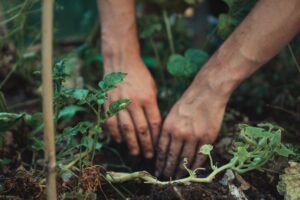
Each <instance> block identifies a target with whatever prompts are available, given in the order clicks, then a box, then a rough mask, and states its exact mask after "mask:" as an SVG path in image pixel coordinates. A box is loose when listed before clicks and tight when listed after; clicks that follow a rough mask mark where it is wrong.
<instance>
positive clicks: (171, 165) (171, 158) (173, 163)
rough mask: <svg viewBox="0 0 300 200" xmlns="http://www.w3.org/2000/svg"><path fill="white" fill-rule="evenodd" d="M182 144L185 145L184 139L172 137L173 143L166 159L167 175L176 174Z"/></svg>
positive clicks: (165, 170) (165, 172)
mask: <svg viewBox="0 0 300 200" xmlns="http://www.w3.org/2000/svg"><path fill="white" fill-rule="evenodd" d="M182 145H183V142H182V140H178V139H176V138H174V137H173V138H172V139H171V144H170V148H169V151H168V158H167V160H166V164H165V168H164V172H163V174H164V175H165V176H166V177H172V176H173V175H174V173H175V170H176V167H177V163H178V157H179V155H180V151H181V149H182Z"/></svg>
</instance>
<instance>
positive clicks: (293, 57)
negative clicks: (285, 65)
mask: <svg viewBox="0 0 300 200" xmlns="http://www.w3.org/2000/svg"><path fill="white" fill-rule="evenodd" d="M288 49H289V51H290V54H291V56H292V59H293V61H294V62H295V65H296V68H297V70H298V72H299V73H300V65H299V63H298V61H297V58H296V56H295V54H294V52H293V49H292V47H291V45H290V44H288Z"/></svg>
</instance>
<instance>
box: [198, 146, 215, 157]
mask: <svg viewBox="0 0 300 200" xmlns="http://www.w3.org/2000/svg"><path fill="white" fill-rule="evenodd" d="M213 148H214V147H213V145H211V144H205V145H202V146H201V147H200V150H199V153H202V154H204V155H209V154H210V152H211V151H212V150H213Z"/></svg>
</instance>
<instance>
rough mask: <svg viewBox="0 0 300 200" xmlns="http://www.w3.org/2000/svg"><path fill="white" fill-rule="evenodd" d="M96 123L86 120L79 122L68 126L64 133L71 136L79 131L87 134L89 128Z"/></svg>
mask: <svg viewBox="0 0 300 200" xmlns="http://www.w3.org/2000/svg"><path fill="white" fill-rule="evenodd" d="M93 126H94V125H93V123H91V122H88V121H84V122H79V123H78V124H77V125H76V126H74V127H67V128H65V129H64V131H63V135H65V136H67V137H69V136H75V135H77V134H78V133H82V134H85V133H87V131H88V129H90V128H92V127H93Z"/></svg>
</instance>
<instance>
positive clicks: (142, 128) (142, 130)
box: [136, 124, 148, 134]
mask: <svg viewBox="0 0 300 200" xmlns="http://www.w3.org/2000/svg"><path fill="white" fill-rule="evenodd" d="M136 131H137V132H138V133H139V134H145V133H146V132H147V131H148V126H147V124H141V125H138V127H137V128H136Z"/></svg>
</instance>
